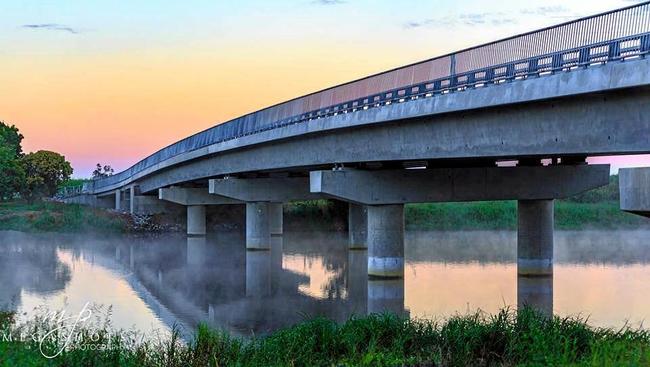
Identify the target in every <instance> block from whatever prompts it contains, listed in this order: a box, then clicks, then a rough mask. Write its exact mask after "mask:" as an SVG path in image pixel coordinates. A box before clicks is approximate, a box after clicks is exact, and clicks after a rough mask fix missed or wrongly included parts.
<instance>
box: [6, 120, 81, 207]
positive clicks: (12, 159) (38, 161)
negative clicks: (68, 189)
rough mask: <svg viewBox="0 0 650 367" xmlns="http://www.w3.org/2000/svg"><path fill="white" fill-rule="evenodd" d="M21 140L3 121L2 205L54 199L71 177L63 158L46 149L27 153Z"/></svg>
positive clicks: (11, 127) (16, 130) (17, 131)
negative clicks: (3, 202)
mask: <svg viewBox="0 0 650 367" xmlns="http://www.w3.org/2000/svg"><path fill="white" fill-rule="evenodd" d="M22 140H23V136H22V135H21V134H20V132H19V130H18V128H17V127H16V126H14V125H11V126H9V125H7V124H5V123H4V122H2V121H0V202H2V201H8V200H12V199H15V198H17V197H21V198H23V199H25V200H28V201H29V202H34V201H36V200H40V199H41V198H43V197H52V196H54V194H56V191H57V189H58V187H59V185H61V184H62V183H63V182H65V181H66V180H68V179H69V178H70V175H72V166H71V165H70V162H68V161H66V160H65V157H64V156H62V155H60V154H58V153H55V152H50V151H45V150H39V151H38V152H34V153H29V154H24V153H23V150H22V146H21V143H22Z"/></svg>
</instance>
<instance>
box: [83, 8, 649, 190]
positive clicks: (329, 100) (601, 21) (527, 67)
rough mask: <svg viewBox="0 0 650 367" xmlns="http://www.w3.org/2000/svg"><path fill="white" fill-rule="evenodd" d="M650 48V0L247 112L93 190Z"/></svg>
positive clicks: (98, 183) (639, 54) (100, 182)
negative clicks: (189, 157) (376, 113)
mask: <svg viewBox="0 0 650 367" xmlns="http://www.w3.org/2000/svg"><path fill="white" fill-rule="evenodd" d="M649 52H650V1H648V2H643V3H640V4H637V5H633V6H629V7H626V8H622V9H617V10H613V11H609V12H606V13H602V14H597V15H593V16H590V17H586V18H581V19H578V20H574V21H570V22H566V23H562V24H559V25H556V26H552V27H548V28H544V29H540V30H537V31H533V32H529V33H525V34H521V35H518V36H514V37H509V38H506V39H502V40H499V41H495V42H491V43H488V44H484V45H481V46H477V47H472V48H469V49H465V50H462V51H458V52H455V53H452V54H448V55H444V56H440V57H436V58H433V59H430V60H425V61H422V62H419V63H415V64H411V65H407V66H404V67H400V68H397V69H393V70H389V71H386V72H383V73H379V74H376V75H372V76H369V77H366V78H363V79H358V80H355V81H352V82H349V83H345V84H341V85H338V86H335V87H332V88H328V89H324V90H322V91H319V92H316V93H312V94H309V95H306V96H303V97H299V98H295V99H292V100H290V101H287V102H284V103H280V104H277V105H274V106H271V107H268V108H265V109H262V110H259V111H257V112H253V113H250V114H247V115H244V116H242V117H239V118H236V119H234V120H231V121H228V122H225V123H222V124H220V125H217V126H214V127H212V128H210V129H207V130H205V131H202V132H200V133H197V134H195V135H192V136H190V137H188V138H185V139H183V140H180V141H179V142H177V143H174V144H172V145H170V146H168V147H166V148H163V149H161V150H159V151H158V152H156V153H154V154H152V155H151V156H149V157H147V158H145V159H143V160H142V161H140V162H138V163H136V164H135V165H134V166H132V167H131V168H129V169H127V170H125V171H123V172H120V173H118V174H116V175H113V176H110V177H108V178H103V179H100V180H97V181H94V182H93V185H92V186H93V187H92V190H95V189H101V188H102V187H106V186H110V185H114V184H117V183H119V182H121V181H123V180H126V179H128V178H129V177H131V176H133V175H135V174H137V173H138V172H141V171H143V170H145V169H147V168H149V167H152V166H154V165H155V164H157V163H160V162H162V161H164V160H166V159H169V158H171V157H174V156H176V155H179V154H182V153H186V152H189V151H192V150H195V149H199V148H202V147H205V146H208V145H211V144H215V143H220V142H223V141H226V140H231V139H236V138H240V137H243V136H247V135H251V134H255V133H259V132H262V131H267V130H271V129H275V128H278V127H283V126H287V125H291V124H296V123H301V122H304V121H309V120H313V119H318V118H323V117H329V116H335V115H338V114H341V113H352V112H358V111H363V110H367V109H370V108H376V107H381V106H385V105H389V104H392V103H403V102H407V101H410V100H415V99H419V98H428V97H433V96H436V95H444V94H447V93H453V92H459V91H463V90H467V89H473V88H481V87H485V86H487V85H494V84H500V83H504V82H508V81H512V80H519V79H527V78H531V77H539V76H542V75H546V74H552V73H555V72H559V71H570V70H574V69H577V68H583V67H588V66H590V65H593V64H602V63H606V62H610V61H616V60H622V59H628V58H632V57H645V55H646V54H648V53H649ZM89 189H90V187H89Z"/></svg>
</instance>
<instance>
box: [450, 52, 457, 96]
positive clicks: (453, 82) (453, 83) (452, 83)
mask: <svg viewBox="0 0 650 367" xmlns="http://www.w3.org/2000/svg"><path fill="white" fill-rule="evenodd" d="M450 59H451V61H450V63H449V90H450V91H451V90H452V89H453V88H454V87H455V86H456V83H457V80H456V55H455V54H453V55H451V57H450Z"/></svg>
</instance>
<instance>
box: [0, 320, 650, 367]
mask: <svg viewBox="0 0 650 367" xmlns="http://www.w3.org/2000/svg"><path fill="white" fill-rule="evenodd" d="M5 315H9V316H5V318H4V320H5V321H3V318H2V316H0V326H1V327H2V329H3V332H4V333H5V334H7V333H10V332H11V331H14V332H15V331H19V330H23V331H24V330H29V331H32V332H34V331H38V330H42V329H47V325H44V324H43V323H42V321H39V322H37V323H36V325H30V326H27V327H25V326H22V328H23V329H21V326H15V325H13V324H12V323H11V321H7V320H11V316H10V314H5ZM25 328H27V329H25ZM178 335H179V334H178V333H176V332H174V333H172V336H171V337H167V338H163V339H153V340H152V339H146V338H145V339H143V340H141V339H139V338H138V337H136V336H135V335H133V334H129V333H127V334H124V333H122V334H116V333H111V332H110V330H107V329H105V328H104V329H99V330H89V329H82V330H80V333H79V336H80V337H79V338H73V341H72V343H71V344H70V345H69V348H68V349H66V350H65V351H64V352H63V353H62V354H61V355H60V356H58V357H56V358H54V359H49V360H48V359H45V358H44V357H42V356H41V354H40V352H39V349H38V344H37V343H36V342H34V341H31V340H29V339H27V340H26V341H17V340H14V341H7V340H3V339H0V365H1V366H14V365H25V366H117V365H119V366H242V367H244V366H264V367H266V366H323V367H326V366H327V367H329V366H469V365H471V366H516V365H517V366H558V365H562V366H566V365H571V366H620V365H625V366H643V365H648V364H650V333H649V332H648V331H645V330H641V329H630V328H624V329H621V330H611V329H597V328H592V327H589V326H588V325H587V324H586V322H585V320H584V319H580V318H560V317H554V318H552V319H549V318H546V317H544V316H542V315H540V314H538V313H537V312H535V311H534V310H531V309H524V310H522V311H520V312H516V311H512V310H507V309H506V310H503V311H501V312H500V313H498V314H496V315H486V314H483V313H475V314H470V315H463V316H455V317H452V318H450V319H448V320H446V321H444V322H435V321H428V320H411V319H408V318H400V317H397V316H394V315H390V314H383V315H370V316H366V317H353V318H351V319H350V320H348V321H347V322H345V323H343V324H341V325H339V324H336V323H334V322H332V321H330V320H327V319H322V318H318V319H313V320H310V321H305V322H303V323H301V324H298V325H295V326H293V327H290V328H286V329H282V330H279V331H277V332H275V333H273V334H271V335H269V336H266V337H256V338H252V339H239V338H234V337H231V336H229V335H228V334H227V333H225V332H221V331H217V330H213V329H209V328H208V327H206V326H205V325H201V326H199V327H198V329H197V331H196V333H195V338H194V339H193V340H192V341H190V342H188V343H182V342H181V341H180V340H179V338H178ZM64 340H65V335H58V336H55V337H54V338H52V339H49V340H48V341H47V342H46V343H45V347H46V350H55V349H56V347H57V346H60V345H61V343H62V342H63V341H64ZM89 346H95V348H90V347H89ZM102 346H110V348H105V349H104V348H102ZM93 349H94V350H93Z"/></svg>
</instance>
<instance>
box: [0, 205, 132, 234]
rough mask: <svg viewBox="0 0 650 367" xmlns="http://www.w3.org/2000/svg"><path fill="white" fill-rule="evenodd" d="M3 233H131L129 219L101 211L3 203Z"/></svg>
mask: <svg viewBox="0 0 650 367" xmlns="http://www.w3.org/2000/svg"><path fill="white" fill-rule="evenodd" d="M0 230H15V231H23V232H100V233H119V232H125V231H127V230H128V226H127V221H126V218H124V217H123V216H121V215H119V214H116V213H110V212H107V211H105V210H101V209H94V208H90V207H85V206H81V205H75V204H62V203H57V202H35V203H33V204H30V203H26V202H9V203H0Z"/></svg>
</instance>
